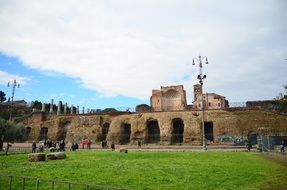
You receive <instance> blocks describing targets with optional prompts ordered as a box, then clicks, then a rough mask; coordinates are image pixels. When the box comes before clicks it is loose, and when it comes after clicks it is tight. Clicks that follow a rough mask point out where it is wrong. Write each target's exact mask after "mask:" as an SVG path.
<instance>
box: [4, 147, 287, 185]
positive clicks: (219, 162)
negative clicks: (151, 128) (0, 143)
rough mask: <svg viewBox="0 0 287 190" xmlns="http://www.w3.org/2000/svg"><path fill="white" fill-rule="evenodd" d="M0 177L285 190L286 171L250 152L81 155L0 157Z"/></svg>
mask: <svg viewBox="0 0 287 190" xmlns="http://www.w3.org/2000/svg"><path fill="white" fill-rule="evenodd" d="M1 174H2V175H6V174H7V175H9V174H10V175H16V176H31V177H40V178H48V179H58V180H65V181H72V182H79V183H89V184H98V185H104V186H112V187H119V188H127V189H176V190H180V189H196V190H198V189H199V190H200V189H204V190H207V189H230V190H231V189H232V190H233V189H237V190H238V189H242V190H248V189H249V190H255V189H280V190H281V189H287V169H286V167H284V166H282V165H280V164H279V163H276V162H273V161H270V160H268V159H265V158H264V157H263V156H262V155H261V154H259V153H248V152H129V153H128V154H122V153H119V152H109V151H90V152H84V151H83V152H67V159H64V160H51V161H45V162H29V161H28V160H27V155H26V154H18V155H10V156H0V175H1ZM3 184H4V180H3V178H1V176H0V189H5V188H4V186H3ZM1 185H2V186H1ZM6 185H7V184H6ZM33 187H35V185H33ZM26 189H30V188H26ZM40 189H43V188H40ZM65 189H67V188H65Z"/></svg>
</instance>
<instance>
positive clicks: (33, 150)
mask: <svg viewBox="0 0 287 190" xmlns="http://www.w3.org/2000/svg"><path fill="white" fill-rule="evenodd" d="M36 149H37V145H36V142H35V141H33V142H32V153H35V152H36Z"/></svg>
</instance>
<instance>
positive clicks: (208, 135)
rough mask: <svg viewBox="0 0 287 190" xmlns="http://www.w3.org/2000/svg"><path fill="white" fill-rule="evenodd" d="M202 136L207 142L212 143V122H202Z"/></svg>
mask: <svg viewBox="0 0 287 190" xmlns="http://www.w3.org/2000/svg"><path fill="white" fill-rule="evenodd" d="M204 136H205V139H207V140H209V141H212V142H213V141H214V138H213V122H204Z"/></svg>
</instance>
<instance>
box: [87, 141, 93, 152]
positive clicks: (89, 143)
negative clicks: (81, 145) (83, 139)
mask: <svg viewBox="0 0 287 190" xmlns="http://www.w3.org/2000/svg"><path fill="white" fill-rule="evenodd" d="M91 144H92V141H91V140H90V139H89V140H88V142H87V148H88V149H89V150H91Z"/></svg>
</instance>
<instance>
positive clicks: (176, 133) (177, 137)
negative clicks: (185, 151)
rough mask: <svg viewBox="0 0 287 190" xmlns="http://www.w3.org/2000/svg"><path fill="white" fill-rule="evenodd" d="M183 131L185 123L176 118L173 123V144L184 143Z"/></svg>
mask: <svg viewBox="0 0 287 190" xmlns="http://www.w3.org/2000/svg"><path fill="white" fill-rule="evenodd" d="M183 131H184V123H183V120H182V119H180V118H176V119H174V120H173V121H172V134H171V144H180V143H183Z"/></svg>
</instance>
